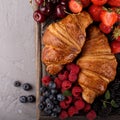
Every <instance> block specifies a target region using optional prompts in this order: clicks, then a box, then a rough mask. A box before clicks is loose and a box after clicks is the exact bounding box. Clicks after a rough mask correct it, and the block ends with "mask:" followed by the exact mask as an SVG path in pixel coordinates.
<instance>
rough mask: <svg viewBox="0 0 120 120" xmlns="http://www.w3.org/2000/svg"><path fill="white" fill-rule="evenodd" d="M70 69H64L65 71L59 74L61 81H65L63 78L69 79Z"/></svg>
mask: <svg viewBox="0 0 120 120" xmlns="http://www.w3.org/2000/svg"><path fill="white" fill-rule="evenodd" d="M68 74H69V73H68V71H64V72H63V73H62V72H60V73H59V74H58V78H59V79H60V80H61V81H63V80H67V79H68Z"/></svg>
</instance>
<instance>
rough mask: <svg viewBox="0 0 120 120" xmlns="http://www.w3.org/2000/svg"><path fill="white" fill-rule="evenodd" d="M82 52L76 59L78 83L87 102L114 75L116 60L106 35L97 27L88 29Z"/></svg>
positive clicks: (103, 90)
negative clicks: (78, 71)
mask: <svg viewBox="0 0 120 120" xmlns="http://www.w3.org/2000/svg"><path fill="white" fill-rule="evenodd" d="M82 51H83V52H82V53H81V56H80V58H79V59H78V60H77V64H78V65H79V66H80V68H81V72H80V73H79V77H78V83H79V84H80V86H81V87H82V88H83V92H82V97H83V99H84V100H85V101H86V102H88V103H93V101H94V99H95V98H96V97H97V96H99V95H101V94H103V93H104V92H105V90H106V88H107V86H108V84H109V83H110V82H111V81H113V80H114V77H115V75H116V67H117V61H116V59H115V56H114V55H113V54H112V53H111V49H110V46H109V43H108V40H107V37H106V36H105V35H104V34H103V33H101V32H100V30H99V29H98V28H97V27H94V26H92V27H90V28H89V29H88V36H87V40H86V43H85V45H84V47H83V50H82Z"/></svg>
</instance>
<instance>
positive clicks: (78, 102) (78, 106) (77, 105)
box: [75, 100, 85, 110]
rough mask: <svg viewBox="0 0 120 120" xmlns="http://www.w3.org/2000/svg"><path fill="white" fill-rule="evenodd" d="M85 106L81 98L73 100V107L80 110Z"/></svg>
mask: <svg viewBox="0 0 120 120" xmlns="http://www.w3.org/2000/svg"><path fill="white" fill-rule="evenodd" d="M84 107H85V102H84V101H83V100H77V101H76V102H75V108H76V109H77V110H82V109H83V108H84Z"/></svg>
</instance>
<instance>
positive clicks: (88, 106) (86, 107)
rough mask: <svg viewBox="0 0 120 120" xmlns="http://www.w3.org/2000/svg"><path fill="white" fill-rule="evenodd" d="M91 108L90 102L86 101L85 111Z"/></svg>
mask: <svg viewBox="0 0 120 120" xmlns="http://www.w3.org/2000/svg"><path fill="white" fill-rule="evenodd" d="M90 110H91V105H90V104H89V103H86V104H85V107H84V112H88V111H90Z"/></svg>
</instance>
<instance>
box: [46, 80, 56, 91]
mask: <svg viewBox="0 0 120 120" xmlns="http://www.w3.org/2000/svg"><path fill="white" fill-rule="evenodd" d="M48 87H49V88H50V89H54V88H56V84H55V83H54V82H53V81H51V82H50V83H49V85H48Z"/></svg>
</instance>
